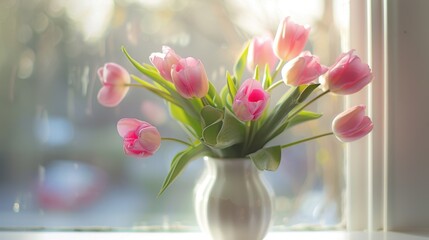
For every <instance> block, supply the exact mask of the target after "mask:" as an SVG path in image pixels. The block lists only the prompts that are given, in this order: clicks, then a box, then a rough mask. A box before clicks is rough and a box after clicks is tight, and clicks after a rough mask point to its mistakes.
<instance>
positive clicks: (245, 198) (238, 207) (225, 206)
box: [194, 157, 274, 240]
mask: <svg viewBox="0 0 429 240" xmlns="http://www.w3.org/2000/svg"><path fill="white" fill-rule="evenodd" d="M204 161H205V165H206V166H205V170H204V172H203V174H202V176H201V178H200V179H199V180H198V182H197V184H196V186H195V189H194V207H195V213H196V217H197V221H198V224H199V226H200V228H201V230H202V231H203V232H204V233H206V234H208V235H209V236H210V237H211V238H212V239H214V240H241V239H243V240H244V239H245V240H261V239H263V238H264V237H265V235H266V234H267V232H268V228H269V227H270V225H271V216H272V211H273V199H274V194H273V191H272V189H271V187H270V186H269V185H268V184H267V182H266V181H265V180H264V179H263V178H262V176H261V174H260V172H259V171H258V170H257V169H256V167H255V166H254V164H253V162H252V161H251V160H250V159H247V158H234V159H219V158H210V157H205V158H204Z"/></svg>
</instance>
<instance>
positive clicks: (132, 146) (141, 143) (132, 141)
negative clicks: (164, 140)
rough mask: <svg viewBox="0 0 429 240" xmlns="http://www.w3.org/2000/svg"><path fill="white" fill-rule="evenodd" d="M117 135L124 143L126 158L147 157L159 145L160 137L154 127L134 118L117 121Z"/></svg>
mask: <svg viewBox="0 0 429 240" xmlns="http://www.w3.org/2000/svg"><path fill="white" fill-rule="evenodd" d="M117 129H118V133H119V135H120V136H121V137H122V138H123V141H124V152H125V154H126V155H128V156H134V157H149V156H152V154H153V153H154V152H156V151H157V150H158V148H159V145H160V144H161V135H160V134H159V132H158V130H157V129H156V127H154V126H152V125H151V124H149V123H147V122H144V121H140V120H138V119H135V118H122V119H121V120H119V121H118V125H117Z"/></svg>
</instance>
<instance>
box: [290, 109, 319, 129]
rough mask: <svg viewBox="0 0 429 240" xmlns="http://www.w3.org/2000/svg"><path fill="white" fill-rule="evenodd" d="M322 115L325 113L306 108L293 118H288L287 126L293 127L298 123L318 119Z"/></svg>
mask: <svg viewBox="0 0 429 240" xmlns="http://www.w3.org/2000/svg"><path fill="white" fill-rule="evenodd" d="M322 116H323V114H320V113H315V112H311V111H305V110H303V111H300V112H299V113H298V114H296V115H295V116H294V117H293V118H292V119H289V120H288V123H287V128H291V127H293V126H295V125H298V124H301V123H304V122H307V121H311V120H315V119H318V118H320V117H322Z"/></svg>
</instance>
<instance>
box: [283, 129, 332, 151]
mask: <svg viewBox="0 0 429 240" xmlns="http://www.w3.org/2000/svg"><path fill="white" fill-rule="evenodd" d="M332 134H334V133H333V132H329V133H324V134H320V135H317V136H314V137H309V138H304V139H301V140H299V141H296V142H291V143H288V144H285V145H282V146H280V147H281V148H287V147H291V146H294V145H297V144H300V143H303V142H307V141H311V140H313V139H316V138H321V137H324V136H329V135H332Z"/></svg>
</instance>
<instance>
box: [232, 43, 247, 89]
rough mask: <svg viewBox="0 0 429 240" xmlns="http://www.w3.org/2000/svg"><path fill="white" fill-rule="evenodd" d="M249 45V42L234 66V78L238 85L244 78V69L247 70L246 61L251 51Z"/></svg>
mask: <svg viewBox="0 0 429 240" xmlns="http://www.w3.org/2000/svg"><path fill="white" fill-rule="evenodd" d="M249 45H250V41H248V42H247V43H246V45H245V47H244V48H243V51H242V52H241V54H240V56H239V57H238V59H237V61H236V62H235V65H234V76H235V77H236V79H237V85H238V84H239V83H240V81H241V77H242V76H243V72H244V69H245V68H246V61H247V53H248V51H249Z"/></svg>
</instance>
